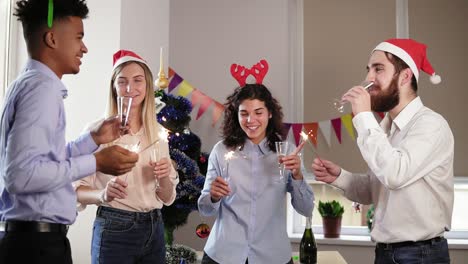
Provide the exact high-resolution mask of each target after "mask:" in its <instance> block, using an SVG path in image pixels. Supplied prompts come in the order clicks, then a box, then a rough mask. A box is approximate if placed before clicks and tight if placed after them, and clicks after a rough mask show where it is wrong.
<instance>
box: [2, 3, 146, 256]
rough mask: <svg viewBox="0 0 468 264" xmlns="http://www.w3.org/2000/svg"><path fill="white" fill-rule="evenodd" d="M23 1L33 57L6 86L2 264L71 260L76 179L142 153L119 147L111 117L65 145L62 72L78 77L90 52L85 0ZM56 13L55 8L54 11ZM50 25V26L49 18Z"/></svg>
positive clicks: (112, 170)
mask: <svg viewBox="0 0 468 264" xmlns="http://www.w3.org/2000/svg"><path fill="white" fill-rule="evenodd" d="M54 3H55V6H54V7H55V8H54V9H53V10H55V11H54V12H55V13H54V12H52V14H51V13H50V12H49V15H48V12H47V11H48V9H47V7H48V1H47V0H46V1H44V0H29V1H27V0H25V1H18V2H17V8H16V14H15V15H16V16H18V18H19V20H21V22H22V24H23V30H24V36H25V40H26V44H27V47H28V53H29V55H30V59H29V60H28V62H27V65H26V67H25V69H24V71H23V72H22V73H21V74H20V76H19V77H18V78H17V79H16V80H15V81H14V82H13V83H12V84H11V86H10V87H9V89H8V92H7V95H6V98H5V102H4V104H3V108H2V112H1V113H2V114H1V121H0V129H1V130H0V131H1V132H0V221H1V223H0V263H60V264H63V263H72V260H71V252H70V245H69V242H68V239H67V238H66V231H67V226H68V225H70V224H72V223H73V222H74V221H75V218H76V215H77V212H76V206H75V205H76V195H75V191H74V189H73V187H72V182H73V181H76V180H78V179H80V178H82V177H85V176H87V175H89V174H92V173H94V172H95V171H96V170H100V171H103V172H105V173H108V174H113V175H119V174H123V173H126V172H128V171H129V170H130V169H131V168H132V167H133V166H134V165H135V163H136V161H137V160H138V155H137V154H135V153H131V152H129V151H127V150H125V149H123V148H120V147H117V146H114V147H110V148H106V149H103V150H102V151H100V152H96V153H94V154H93V152H94V151H95V150H96V149H97V147H98V145H100V144H103V143H108V142H110V141H112V140H114V139H115V138H117V137H118V136H119V133H120V131H119V122H118V119H117V118H110V119H108V120H105V121H104V122H103V123H101V124H100V125H98V126H97V127H96V128H95V129H94V130H92V131H91V132H90V133H86V134H84V135H82V136H81V137H80V138H78V139H77V140H75V141H73V142H70V143H68V144H67V143H66V142H65V128H66V124H65V112H64V104H63V99H64V98H66V96H67V89H66V87H65V86H64V84H63V83H62V82H61V78H62V76H63V75H64V74H76V73H78V72H79V70H80V64H81V58H82V56H83V54H84V53H86V52H87V48H86V46H85V45H84V43H83V36H84V31H83V22H82V19H83V18H85V17H86V16H87V14H88V8H87V6H86V3H84V1H83V0H66V1H54ZM49 11H50V10H49ZM48 16H49V17H51V16H53V18H51V20H50V21H51V23H50V24H49V25H47V19H46V18H47V17H48Z"/></svg>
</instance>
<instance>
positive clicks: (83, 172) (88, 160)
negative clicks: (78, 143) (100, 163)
mask: <svg viewBox="0 0 468 264" xmlns="http://www.w3.org/2000/svg"><path fill="white" fill-rule="evenodd" d="M72 160H73V162H74V163H75V164H74V165H75V168H76V169H75V171H76V173H75V174H74V175H73V179H72V181H77V180H79V179H81V178H83V177H86V176H88V175H91V174H93V173H95V172H96V157H94V155H93V154H88V155H81V156H77V157H74V158H72Z"/></svg>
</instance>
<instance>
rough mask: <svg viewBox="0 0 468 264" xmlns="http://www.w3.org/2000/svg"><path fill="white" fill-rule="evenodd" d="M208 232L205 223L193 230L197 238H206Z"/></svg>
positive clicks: (208, 229) (208, 227)
mask: <svg viewBox="0 0 468 264" xmlns="http://www.w3.org/2000/svg"><path fill="white" fill-rule="evenodd" d="M210 232H211V229H210V226H209V225H207V224H205V223H201V224H199V225H197V228H196V229H195V233H196V234H197V236H198V237H199V238H207V237H208V236H209V235H210Z"/></svg>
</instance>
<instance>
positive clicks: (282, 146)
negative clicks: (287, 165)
mask: <svg viewBox="0 0 468 264" xmlns="http://www.w3.org/2000/svg"><path fill="white" fill-rule="evenodd" d="M275 147H276V155H277V156H278V168H279V172H280V176H279V178H278V180H277V182H283V181H284V180H285V177H284V172H285V171H284V164H283V162H282V161H281V159H282V158H283V157H284V156H286V155H288V148H289V142H287V141H276V142H275Z"/></svg>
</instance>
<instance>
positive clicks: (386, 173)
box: [332, 97, 454, 243]
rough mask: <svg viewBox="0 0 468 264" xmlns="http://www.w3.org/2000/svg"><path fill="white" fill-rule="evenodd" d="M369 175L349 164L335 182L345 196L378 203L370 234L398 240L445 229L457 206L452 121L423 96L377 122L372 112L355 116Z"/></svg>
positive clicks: (421, 237)
mask: <svg viewBox="0 0 468 264" xmlns="http://www.w3.org/2000/svg"><path fill="white" fill-rule="evenodd" d="M353 123H354V126H355V128H356V130H357V132H358V139H357V144H358V146H359V149H360V151H361V154H362V156H363V158H364V160H365V161H366V163H367V165H368V166H369V171H368V172H367V174H365V175H359V174H352V173H350V172H347V171H345V170H342V171H341V174H340V176H339V177H338V178H337V179H336V180H335V182H333V183H332V184H333V185H334V186H336V187H338V188H341V189H343V190H344V192H345V196H346V197H348V198H349V199H350V200H352V201H357V202H360V203H363V204H370V203H374V204H375V214H374V222H373V227H372V231H371V237H372V239H373V240H374V241H377V242H382V243H393V242H401V241H420V240H426V239H430V238H433V237H436V236H441V235H443V233H444V231H448V230H449V229H450V227H451V219H452V211H453V195H454V188H453V156H454V138H453V135H452V131H451V130H450V127H449V125H448V123H447V121H446V120H445V119H444V118H443V117H442V116H441V115H439V114H437V113H435V112H434V111H432V110H431V109H429V108H427V107H425V106H424V105H423V104H422V102H421V99H420V98H419V97H417V98H415V99H414V100H413V101H411V102H410V103H409V104H408V105H407V106H406V107H405V108H404V109H403V110H402V111H401V112H400V113H399V114H398V116H397V117H396V118H395V119H394V120H391V119H390V117H389V115H387V116H386V117H385V118H384V119H383V120H382V122H381V124H380V126H379V125H378V123H377V121H376V120H375V117H374V115H373V114H372V113H370V112H363V113H359V114H358V115H356V116H355V117H354V118H353Z"/></svg>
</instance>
